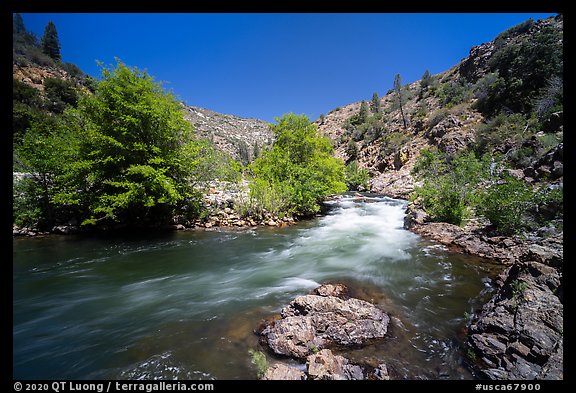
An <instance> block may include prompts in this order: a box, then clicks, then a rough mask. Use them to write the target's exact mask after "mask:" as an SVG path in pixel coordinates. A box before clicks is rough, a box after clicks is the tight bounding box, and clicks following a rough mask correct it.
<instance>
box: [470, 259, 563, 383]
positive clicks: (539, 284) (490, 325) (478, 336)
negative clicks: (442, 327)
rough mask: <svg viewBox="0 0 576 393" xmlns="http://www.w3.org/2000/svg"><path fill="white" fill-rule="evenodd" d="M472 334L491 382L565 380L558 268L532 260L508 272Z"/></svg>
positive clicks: (481, 366)
mask: <svg viewBox="0 0 576 393" xmlns="http://www.w3.org/2000/svg"><path fill="white" fill-rule="evenodd" d="M499 285H500V288H499V290H498V292H497V293H496V294H495V295H494V296H493V297H492V299H491V300H490V301H489V302H488V303H487V304H486V305H484V307H483V308H482V311H481V312H480V314H479V316H478V317H477V318H476V319H475V320H474V321H473V322H472V324H471V325H470V329H469V331H468V345H469V347H470V349H471V350H472V352H473V353H474V355H473V357H476V359H477V364H476V367H477V368H478V371H479V372H480V373H481V374H482V375H483V376H485V377H487V378H489V379H556V380H558V379H563V352H564V349H563V341H564V340H563V323H562V321H563V304H562V299H563V289H562V288H563V285H562V275H561V273H560V272H559V271H558V270H556V269H554V268H553V267H550V266H546V265H544V264H542V263H538V262H534V261H529V262H522V263H517V264H514V265H513V266H512V267H510V268H509V269H508V270H507V271H506V272H504V273H503V275H502V277H501V281H500V284H499Z"/></svg>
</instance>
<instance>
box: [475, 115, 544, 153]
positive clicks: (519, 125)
mask: <svg viewBox="0 0 576 393" xmlns="http://www.w3.org/2000/svg"><path fill="white" fill-rule="evenodd" d="M533 125H534V122H533V121H531V120H529V119H526V117H524V116H523V115H521V114H513V115H510V116H506V115H505V114H502V113H501V114H499V115H498V116H496V117H494V118H492V119H490V120H489V121H488V122H487V123H485V124H483V125H480V126H479V127H478V128H476V130H475V134H476V146H475V149H476V150H477V151H478V152H479V153H480V154H483V153H486V152H494V151H498V152H501V153H506V152H507V151H508V150H510V149H511V148H512V147H514V146H519V145H520V144H522V142H524V141H525V140H527V139H529V138H530V137H531V136H532V131H533V130H532V128H531V126H533Z"/></svg>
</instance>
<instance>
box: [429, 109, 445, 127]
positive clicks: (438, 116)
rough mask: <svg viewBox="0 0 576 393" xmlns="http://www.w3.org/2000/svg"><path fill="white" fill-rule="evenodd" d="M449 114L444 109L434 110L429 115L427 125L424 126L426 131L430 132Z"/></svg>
mask: <svg viewBox="0 0 576 393" xmlns="http://www.w3.org/2000/svg"><path fill="white" fill-rule="evenodd" d="M449 114H450V111H449V110H448V109H446V108H440V109H437V110H435V111H434V112H432V113H431V114H430V117H429V118H428V123H427V124H426V128H427V129H428V130H431V129H432V128H434V126H436V125H438V123H440V122H441V121H442V120H444V119H445V118H446V117H447V116H448V115H449Z"/></svg>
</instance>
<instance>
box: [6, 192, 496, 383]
mask: <svg viewBox="0 0 576 393" xmlns="http://www.w3.org/2000/svg"><path fill="white" fill-rule="evenodd" d="M405 206H406V202H405V201H401V200H394V199H390V198H384V197H369V198H363V199H358V198H356V199H355V198H354V197H351V196H345V197H343V198H342V199H340V200H339V201H335V202H332V208H331V209H330V211H329V213H328V214H327V215H325V216H323V217H318V218H316V219H313V220H309V221H305V222H301V223H299V224H298V225H295V226H292V227H288V228H258V229H244V230H236V231H234V230H228V231H225V230H215V231H200V230H194V231H179V232H165V233H137V234H132V235H118V234H116V235H99V236H90V237H86V236H49V237H45V238H14V240H13V378H15V379H101V378H105V379H254V378H255V377H256V370H255V368H254V366H253V365H252V364H251V362H250V356H249V355H248V350H249V349H261V348H260V347H259V346H258V337H257V336H256V335H255V334H254V333H253V330H254V329H255V328H256V327H257V326H258V324H259V322H260V321H261V320H262V319H263V318H266V317H269V316H271V315H273V314H274V313H277V312H278V311H279V310H280V309H281V308H282V307H283V306H284V305H286V304H287V303H288V302H289V301H290V300H291V299H293V298H294V297H295V296H297V295H301V294H306V293H308V292H309V291H310V290H312V289H313V288H315V287H317V286H318V285H320V284H321V283H324V282H344V283H346V284H348V285H349V286H350V287H351V288H352V289H353V291H354V293H355V294H357V295H358V296H359V297H363V298H365V299H367V300H370V301H373V302H375V303H377V304H378V305H380V306H381V307H382V308H383V309H384V310H386V311H388V312H389V313H390V314H391V315H392V316H393V317H395V318H393V323H392V326H391V328H390V335H389V337H387V338H386V339H384V340H383V341H382V342H380V343H376V344H373V345H370V346H368V347H365V348H356V349H353V350H351V351H350V352H349V353H348V356H349V357H350V358H351V359H352V360H358V361H365V360H366V359H372V360H375V361H383V362H385V363H386V364H387V365H388V370H389V372H390V375H391V377H392V378H394V379H471V378H473V375H471V374H470V372H469V371H468V370H467V369H466V367H465V365H464V362H463V360H464V357H465V351H464V350H463V347H462V342H463V339H464V328H465V326H466V322H467V315H468V314H469V313H472V311H473V310H475V309H476V308H478V307H479V306H480V305H481V304H482V302H483V301H485V300H486V299H487V296H489V294H490V293H491V291H492V287H491V283H492V278H493V277H494V274H495V272H497V271H498V268H497V267H495V266H494V265H491V264H489V263H487V262H486V261H484V260H481V259H478V258H474V257H471V256H468V255H463V254H458V253H452V252H449V251H447V250H446V249H445V248H444V247H443V246H440V245H438V244H436V243H433V242H431V241H429V240H426V239H422V238H421V237H419V236H417V235H415V234H413V233H411V232H409V231H406V230H404V229H403V228H402V224H403V218H404V209H405Z"/></svg>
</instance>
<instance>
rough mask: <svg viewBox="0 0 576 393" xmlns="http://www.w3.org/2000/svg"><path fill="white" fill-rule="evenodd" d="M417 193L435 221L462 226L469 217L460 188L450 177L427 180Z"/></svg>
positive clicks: (418, 188) (417, 189)
mask: <svg viewBox="0 0 576 393" xmlns="http://www.w3.org/2000/svg"><path fill="white" fill-rule="evenodd" d="M416 193H417V194H418V195H419V196H420V197H422V203H423V205H424V208H425V209H426V212H427V213H428V214H430V216H431V218H432V220H433V221H441V222H448V223H450V224H455V225H460V224H461V223H462V220H464V218H465V217H466V215H467V214H466V204H465V201H464V197H463V195H462V193H461V190H460V187H459V186H458V185H457V184H456V183H455V182H454V181H453V179H452V178H451V177H450V176H441V177H439V178H437V179H433V180H431V179H427V180H425V181H424V185H423V186H421V187H416Z"/></svg>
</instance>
